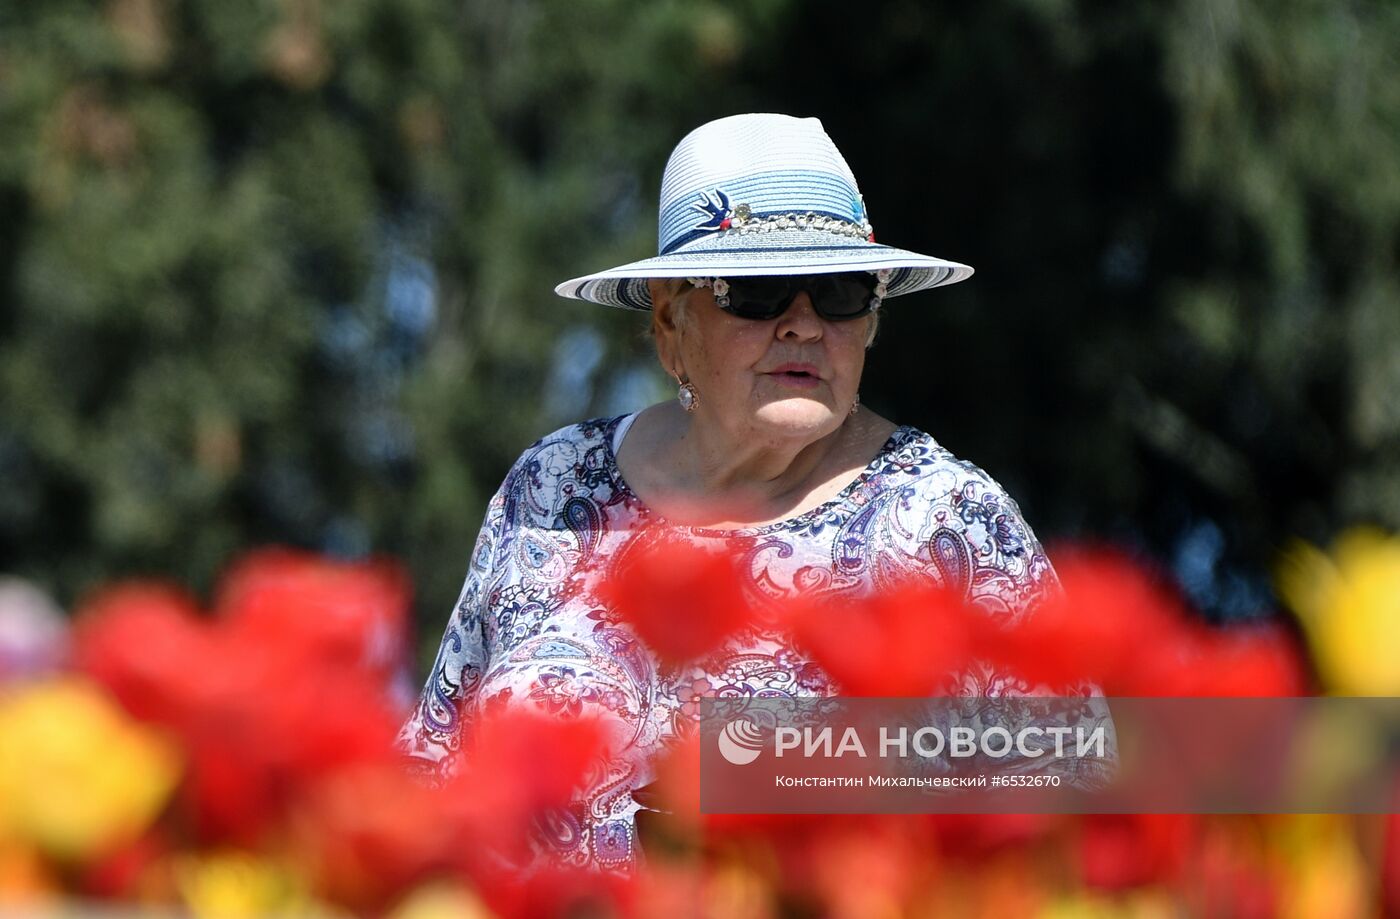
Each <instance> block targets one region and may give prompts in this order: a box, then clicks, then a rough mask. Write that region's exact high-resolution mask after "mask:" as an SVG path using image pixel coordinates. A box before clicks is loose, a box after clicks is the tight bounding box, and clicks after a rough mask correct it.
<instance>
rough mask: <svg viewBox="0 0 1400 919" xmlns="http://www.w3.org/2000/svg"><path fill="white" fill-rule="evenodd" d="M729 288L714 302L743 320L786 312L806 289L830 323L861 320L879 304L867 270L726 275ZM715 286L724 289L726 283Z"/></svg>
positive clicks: (768, 317) (822, 316)
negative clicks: (737, 276)
mask: <svg viewBox="0 0 1400 919" xmlns="http://www.w3.org/2000/svg"><path fill="white" fill-rule="evenodd" d="M724 281H725V283H727V285H728V289H727V290H724V293H722V294H721V293H718V292H716V294H715V305H717V306H718V307H719V308H720V309H722V310H724V311H725V312H726V313H729V314H731V315H734V316H738V317H740V318H741V319H776V318H778V317H779V316H781V315H782V314H783V313H784V312H786V311H787V308H788V307H789V306H791V305H792V301H793V300H794V299H795V298H796V297H797V294H798V292H799V291H804V290H805V291H806V292H807V296H809V297H811V299H812V308H813V309H814V310H816V313H817V315H818V316H820V317H821V318H823V319H825V320H827V321H828V322H844V321H846V320H848V319H859V318H860V317H861V316H864V315H865V314H866V313H869V312H870V311H871V310H873V309H875V308H876V307H878V306H879V305H880V298H879V297H878V296H876V294H875V285H876V283H877V282H876V280H875V276H874V275H873V274H871V273H870V272H868V271H852V272H846V273H843V274H806V275H779V276H768V277H758V278H725V279H724ZM715 286H716V287H717V288H719V289H721V290H723V289H724V288H723V286H722V285H720V284H718V283H716V284H715Z"/></svg>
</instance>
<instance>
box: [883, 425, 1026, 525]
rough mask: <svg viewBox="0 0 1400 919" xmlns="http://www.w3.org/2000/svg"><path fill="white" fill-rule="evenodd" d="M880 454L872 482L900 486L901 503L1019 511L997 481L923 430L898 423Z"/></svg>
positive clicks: (1007, 513) (1010, 514)
mask: <svg viewBox="0 0 1400 919" xmlns="http://www.w3.org/2000/svg"><path fill="white" fill-rule="evenodd" d="M891 441H892V444H891V447H890V448H889V449H887V450H886V451H884V453H883V454H882V463H881V465H880V467H879V468H878V470H877V473H876V478H877V482H876V486H877V488H878V489H879V490H884V489H886V488H889V487H891V486H893V487H896V488H899V489H900V490H901V499H902V503H903V504H904V505H905V506H910V505H914V506H923V507H926V508H927V507H933V506H938V507H940V508H947V509H953V510H957V511H959V512H960V513H959V516H965V515H966V514H967V513H968V512H970V511H973V510H974V509H975V510H979V511H981V512H984V513H989V514H991V515H1000V516H1004V517H1007V518H1014V519H1015V520H1017V521H1019V520H1020V519H1021V510H1020V508H1019V506H1018V505H1017V504H1016V501H1015V500H1014V499H1013V498H1012V497H1011V495H1010V494H1009V493H1008V492H1007V490H1006V489H1005V488H1003V487H1002V485H1001V483H1000V482H999V481H998V480H997V479H995V478H993V477H992V475H991V474H990V473H988V472H987V471H986V470H985V469H983V468H982V467H981V466H979V465H978V464H976V463H974V462H972V461H971V460H967V459H964V458H962V457H960V456H957V455H956V454H954V453H953V452H952V451H951V450H949V449H948V448H947V447H945V446H943V445H942V444H940V443H939V442H938V441H937V440H935V439H934V438H933V436H932V435H930V434H928V433H927V432H926V431H923V430H920V429H919V428H917V427H914V426H912V425H901V426H900V427H899V429H898V430H897V431H896V432H895V434H894V435H893V437H892V438H891Z"/></svg>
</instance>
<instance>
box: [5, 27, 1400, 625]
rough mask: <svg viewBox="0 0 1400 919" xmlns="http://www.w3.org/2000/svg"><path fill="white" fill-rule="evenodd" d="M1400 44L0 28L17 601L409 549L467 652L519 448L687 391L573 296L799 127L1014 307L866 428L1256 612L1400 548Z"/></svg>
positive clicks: (1034, 513) (936, 317) (894, 330)
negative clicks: (1361, 530)
mask: <svg viewBox="0 0 1400 919" xmlns="http://www.w3.org/2000/svg"><path fill="white" fill-rule="evenodd" d="M1397 48H1400V7H1397V6H1395V5H1394V4H1386V3H1362V2H1340V3H1331V4H1319V3H1316V2H1307V0H1280V2H1271V3H1268V4H1264V3H1252V2H1243V0H1242V2H1232V3H1219V2H1212V0H1174V2H1169V3H1159V2H1148V0H1132V2H1124V3H1116V4H1104V3H1089V2H1081V3H1073V2H1068V0H999V2H989V3H982V4H971V5H969V4H953V3H927V2H918V0H890V2H880V3H873V4H856V5H852V4H846V3H836V2H826V0H823V2H805V3H796V2H791V0H736V2H729V3H711V2H680V0H655V2H652V0H648V2H642V0H638V2H621V0H574V2H564V0H535V2H519V3H492V2H485V0H471V2H461V0H248V2H243V3H221V2H215V0H106V2H101V3H97V2H86V0H85V2H78V0H45V2H43V3H29V2H24V0H0V215H3V219H0V483H3V488H0V569H4V570H8V571H11V572H14V573H19V574H24V575H27V576H30V577H33V578H36V579H38V580H39V581H41V582H42V583H45V584H46V585H48V586H50V587H52V588H53V589H55V590H56V591H57V592H58V593H59V595H60V597H61V598H62V599H64V600H65V601H70V602H71V601H72V600H73V599H74V597H76V596H77V595H78V594H80V593H81V592H82V591H83V590H85V589H87V588H89V587H90V586H92V585H93V584H95V583H97V582H99V581H101V580H103V579H106V578H110V577H113V576H116V575H126V574H133V573H148V574H170V575H173V576H175V577H177V578H179V579H181V580H184V581H186V582H187V583H190V584H192V585H195V586H197V587H200V588H207V587H208V586H209V585H210V583H211V581H212V579H213V578H214V576H215V575H216V573H217V571H218V569H219V568H220V566H221V565H222V564H224V563H225V562H226V561H227V560H228V559H229V558H231V557H232V556H233V555H234V554H236V553H237V552H238V550H239V549H241V548H243V547H246V546H249V545H251V544H254V543H258V542H264V541H271V540H276V541H285V542H292V543H297V544H302V545H309V546H313V547H319V548H323V549H328V550H330V551H334V552H339V553H342V554H349V555H354V554H358V553H362V552H365V551H385V552H390V553H393V554H397V555H399V556H401V557H403V558H404V559H406V560H407V561H408V563H409V564H410V565H411V566H412V568H413V570H414V573H415V579H416V583H417V584H418V586H419V588H420V591H421V596H420V606H419V609H420V614H421V615H422V616H423V617H424V618H425V620H426V621H429V622H431V623H433V624H432V625H431V626H430V627H429V629H428V633H429V634H430V635H431V636H433V637H435V636H436V633H437V631H438V629H439V627H440V626H439V623H440V622H441V619H442V616H443V615H444V612H445V610H446V609H447V608H448V606H449V605H450V604H451V602H452V598H453V596H455V593H456V590H457V587H458V586H459V584H460V581H461V578H462V577H463V576H464V574H465V571H466V559H467V554H468V552H469V551H470V549H471V546H472V543H473V540H474V538H475V533H476V530H477V527H478V525H479V523H480V517H481V510H482V507H483V504H484V501H485V498H486V497H487V496H488V495H489V494H490V493H491V492H492V491H493V490H494V489H495V487H496V485H497V484H498V483H499V480H500V477H501V475H502V474H503V473H504V471H505V469H506V467H507V466H508V465H509V463H510V462H511V460H513V459H514V457H515V456H516V455H517V454H518V453H519V452H520V450H521V449H522V448H524V447H525V446H526V445H527V444H528V443H530V442H531V441H532V440H534V439H535V438H537V437H539V436H540V435H542V434H544V433H546V432H547V431H549V430H552V429H553V428H555V427H557V426H559V425H561V424H564V423H567V422H569V421H573V420H577V419H579V418H582V417H587V416H590V415H596V414H602V413H604V412H611V411H623V410H629V409H632V408H637V407H639V406H640V405H641V404H645V403H646V402H648V401H651V400H652V399H655V398H662V397H665V395H666V393H667V390H666V388H665V385H664V379H663V378H662V376H661V375H660V373H659V371H658V370H657V369H656V368H655V366H654V361H653V360H652V358H651V356H650V353H649V350H648V346H647V344H646V342H645V341H644V340H643V338H642V336H641V335H640V334H639V330H640V329H641V327H642V326H644V325H645V318H644V317H637V316H633V315H628V314H624V313H621V312H620V311H612V310H608V309H606V308H602V307H596V306H593V305H590V304H581V303H577V302H573V301H564V300H560V299H558V298H556V297H554V295H553V294H552V292H551V288H552V286H553V285H554V284H555V283H557V282H558V281H560V280H563V279H565V278H567V277H571V276H573V275H576V274H579V273H583V272H586V271H590V270H596V269H599V268H603V267H606V266H608V265H612V264H618V263H621V262H623V261H629V260H632V259H634V258H638V257H642V256H645V255H647V254H650V253H652V252H654V249H655V206H656V189H657V187H658V184H659V179H660V173H661V169H662V166H663V165H664V161H665V157H666V154H667V153H668V152H669V150H670V148H671V146H672V145H673V144H674V143H675V142H676V140H678V139H679V138H680V136H681V135H682V134H684V133H685V132H686V131H687V130H689V129H690V128H692V127H694V126H695V125H697V124H699V123H701V122H702V121H705V120H707V119H709V118H712V117H718V116H720V115H724V114H730V113H733V112H736V111H749V110H754V111H784V112H790V113H792V114H813V115H817V116H819V117H821V118H822V120H823V122H824V124H825V125H826V127H827V130H828V132H829V133H831V135H832V136H833V137H834V138H835V140H836V142H837V144H838V145H839V146H840V147H841V148H842V150H843V152H845V154H846V156H847V158H848V160H849V161H850V162H851V165H852V168H853V170H854V172H855V174H856V175H857V177H858V178H860V180H861V183H862V190H863V192H864V194H865V199H866V201H867V202H868V204H869V206H870V210H871V214H872V220H873V222H874V223H875V226H876V229H877V232H878V233H879V236H880V239H881V240H882V241H888V242H890V243H892V244H895V245H901V246H905V247H908V248H912V249H915V250H919V251H926V252H932V253H934V254H938V255H943V256H946V257H949V258H953V259H957V260H960V261H965V262H968V263H970V264H972V265H974V266H975V267H976V268H977V269H978V274H977V276H976V277H975V278H973V279H972V280H971V281H969V282H966V283H964V284H960V285H957V286H955V287H952V288H948V289H947V290H937V291H932V292H929V293H925V294H921V295H915V296H913V297H910V298H904V299H901V300H899V301H895V302H894V303H893V304H892V305H891V309H890V314H889V315H888V316H886V317H885V321H884V327H883V329H882V332H881V341H880V342H879V343H877V345H876V349H875V351H874V352H873V353H872V361H871V364H870V366H869V367H868V370H867V379H866V382H865V384H864V386H863V389H862V400H863V401H864V402H865V403H866V404H868V405H871V406H873V407H874V408H876V409H877V410H881V411H883V412H884V413H885V414H887V415H889V416H890V417H893V418H895V420H897V421H901V422H907V423H912V424H916V425H919V426H921V427H923V428H924V429H926V430H928V431H930V432H931V433H932V434H933V435H934V436H935V437H937V438H938V439H939V440H940V441H941V442H943V443H944V444H945V445H947V446H948V447H950V449H952V450H953V451H954V452H955V453H957V454H959V455H961V456H964V457H966V458H968V459H971V460H973V461H975V462H977V463H979V464H980V465H982V466H984V467H985V468H986V469H988V471H990V472H991V473H992V474H993V475H994V476H996V477H997V478H998V479H999V480H1001V481H1002V482H1003V484H1005V485H1006V486H1007V488H1008V489H1009V490H1010V491H1011V493H1012V494H1013V495H1015V496H1016V497H1017V498H1018V500H1019V502H1020V503H1021V505H1022V508H1023V509H1024V510H1025V511H1026V514H1027V517H1028V519H1030V520H1031V522H1032V525H1033V526H1034V527H1035V528H1036V529H1037V531H1038V532H1039V533H1040V535H1041V536H1042V537H1043V538H1047V539H1048V538H1050V537H1054V536H1057V535H1086V534H1089V533H1096V534H1103V535H1108V536H1111V537H1114V538H1117V539H1120V540H1124V541H1126V542H1128V543H1129V544H1131V545H1137V546H1139V547H1141V548H1142V550H1143V551H1144V552H1147V553H1150V554H1153V555H1155V556H1157V557H1159V558H1161V559H1163V560H1164V561H1165V562H1167V563H1168V564H1170V565H1173V566H1174V567H1175V570H1176V573H1177V575H1178V577H1179V578H1180V580H1181V581H1182V583H1183V586H1185V587H1186V588H1187V590H1188V591H1190V592H1191V593H1192V595H1193V596H1194V597H1195V598H1196V599H1197V600H1198V602H1201V603H1202V604H1203V605H1205V606H1206V607H1207V608H1209V609H1212V610H1214V611H1216V612H1218V613H1219V614H1221V615H1248V614H1250V613H1251V612H1253V611H1254V609H1255V608H1256V607H1258V606H1260V605H1261V604H1266V603H1267V601H1268V597H1267V589H1266V588H1265V587H1263V586H1262V585H1263V584H1264V583H1266V581H1265V573H1266V570H1267V566H1268V565H1269V564H1270V563H1271V562H1272V558H1273V553H1274V551H1275V548H1276V546H1277V545H1278V544H1279V542H1280V541H1282V540H1283V539H1284V538H1286V537H1287V536H1290V535H1293V534H1303V535H1307V536H1310V537H1312V538H1314V539H1322V538H1325V536H1326V535H1327V534H1329V533H1330V532H1332V531H1334V530H1335V529H1336V528H1337V527H1339V526H1341V525H1342V524H1344V523H1347V522H1351V521H1354V520H1357V519H1372V520H1377V521H1378V522H1382V523H1385V524H1388V525H1391V526H1400V301H1398V300H1397V296H1396V293H1397V291H1396V285H1397V281H1396V277H1397V275H1396V270H1395V269H1396V264H1395V262H1396V259H1397V256H1400V237H1397V222H1400V54H1398V53H1397V50H1396V49H1397Z"/></svg>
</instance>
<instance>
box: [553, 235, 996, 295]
mask: <svg viewBox="0 0 1400 919" xmlns="http://www.w3.org/2000/svg"><path fill="white" fill-rule="evenodd" d="M881 268H888V269H890V270H891V271H892V274H891V276H890V279H889V281H888V282H887V284H886V289H887V291H888V292H887V293H886V295H885V296H886V298H887V299H888V298H889V297H898V296H901V295H903V294H911V293H914V292H915V291H919V290H927V289H929V288H931V287H942V286H944V285H947V284H956V283H957V282H958V281H962V280H965V279H967V278H969V277H971V276H972V268H971V267H970V266H968V265H964V264H962V263H960V262H950V261H948V260H947V259H941V258H935V257H933V256H931V255H921V254H919V253H917V252H910V251H908V250H906V249H896V248H894V247H893V246H885V245H881V244H879V243H872V242H869V241H867V240H864V239H860V238H859V237H850V236H842V235H839V234H836V233H827V232H824V231H820V230H775V231H771V232H766V233H745V234H736V233H716V234H714V235H713V236H709V237H706V238H704V239H700V240H697V241H695V242H693V243H691V244H689V245H687V246H686V247H685V248H684V249H681V250H678V251H676V252H672V253H670V254H669V255H659V256H657V257H655V258H648V259H643V260H641V261H639V262H632V263H630V264H627V265H619V266H618V267H616V268H609V269H608V270H607V271H600V272H598V273H596V274H590V275H585V276H583V277H581V278H574V279H573V280H570V281H565V282H564V283H563V284H560V285H559V286H558V287H556V288H554V292H555V293H556V294H558V295H559V296H561V297H572V298H575V299H578V300H590V301H592V302H594V303H602V304H604V305H606V306H616V307H621V308H622V309H632V310H649V309H651V293H650V292H649V291H648V290H647V284H646V282H647V279H648V278H684V277H692V276H700V277H729V278H733V277H754V276H771V275H787V274H834V273H837V272H843V271H877V270H879V269H881Z"/></svg>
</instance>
